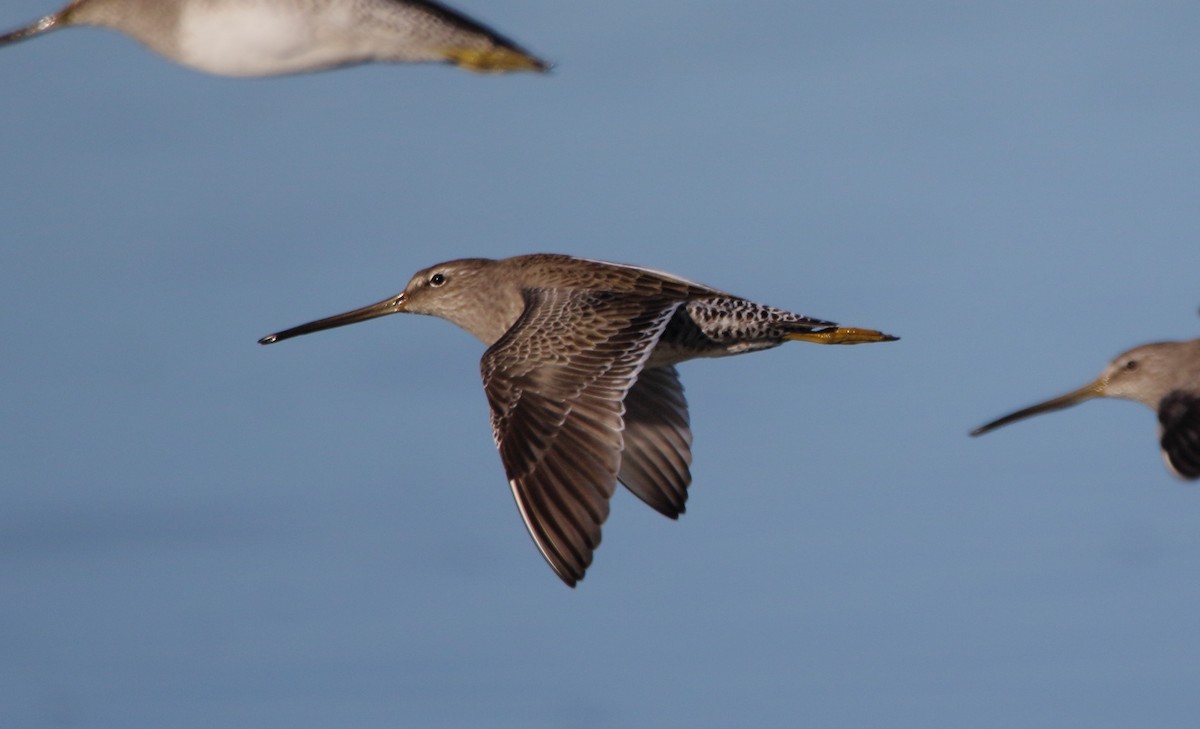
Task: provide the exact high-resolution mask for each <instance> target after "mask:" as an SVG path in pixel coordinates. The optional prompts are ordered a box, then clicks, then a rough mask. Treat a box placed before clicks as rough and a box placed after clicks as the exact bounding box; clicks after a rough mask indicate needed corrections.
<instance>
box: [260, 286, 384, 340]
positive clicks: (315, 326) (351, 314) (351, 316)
mask: <svg viewBox="0 0 1200 729" xmlns="http://www.w3.org/2000/svg"><path fill="white" fill-rule="evenodd" d="M401 311H404V294H403V293H399V294H396V295H395V296H393V297H391V298H390V299H384V300H383V301H380V302H378V303H375V304H370V305H369V306H364V307H362V308H361V309H355V310H354V311H347V312H346V313H345V314H336V315H334V316H330V317H326V318H324V319H317V320H316V321H310V322H309V323H307V324H301V325H300V326H298V327H292V328H291V329H285V330H284V331H282V332H276V333H275V334H268V335H267V336H265V337H263V338H262V339H260V340H258V343H259V344H274V343H275V342H280V341H283V340H284V339H291V338H292V337H298V336H300V335H301V334H311V333H312V332H319V331H321V330H323V329H333V328H334V327H344V326H346V325H347V324H357V323H358V322H360V321H366V320H368V319H375V318H377V317H381V316H387V315H388V314H396V313H398V312H401Z"/></svg>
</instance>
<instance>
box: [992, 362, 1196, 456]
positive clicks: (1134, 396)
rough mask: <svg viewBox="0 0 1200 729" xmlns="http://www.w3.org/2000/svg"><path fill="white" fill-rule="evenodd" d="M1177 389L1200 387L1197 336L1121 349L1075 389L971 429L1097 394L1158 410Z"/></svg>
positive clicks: (1058, 407)
mask: <svg viewBox="0 0 1200 729" xmlns="http://www.w3.org/2000/svg"><path fill="white" fill-rule="evenodd" d="M1180 389H1190V390H1196V389H1200V339H1196V340H1191V341H1186V342H1156V343H1154V344H1146V345H1143V346H1141V347H1136V348H1134V349H1131V350H1129V351H1128V352H1123V353H1122V354H1120V355H1118V356H1117V357H1116V359H1114V360H1113V361H1112V362H1110V363H1109V364H1108V366H1107V367H1105V368H1104V371H1103V372H1101V373H1100V376H1099V377H1097V378H1096V379H1095V380H1093V381H1091V382H1089V383H1088V384H1086V385H1084V386H1083V387H1081V388H1079V389H1078V390H1072V391H1071V392H1068V393H1066V394H1065V395H1059V396H1058V397H1055V398H1051V399H1049V400H1046V401H1045V402H1040V403H1037V404H1036V405H1030V406H1029V407H1027V408H1023V409H1021V410H1018V411H1016V412H1014V413H1009V414H1008V415H1005V416H1004V417H1002V418H997V419H996V420H993V421H992V422H990V423H988V424H986V425H983V426H980V427H978V428H976V429H975V430H973V431H971V435H973V436H974V435H983V434H984V433H987V432H989V431H992V430H995V429H996V428H999V427H1001V426H1004V425H1008V424H1009V423H1015V422H1016V421H1018V420H1024V419H1025V418H1028V417H1031V416H1033V415H1040V414H1042V413H1049V412H1053V411H1055V410H1062V409H1063V408H1068V407H1071V406H1072V405H1078V404H1079V403H1081V402H1083V401H1085V400H1091V399H1093V398H1097V397H1112V398H1120V399H1122V400H1134V401H1136V402H1140V403H1142V404H1143V405H1146V406H1148V407H1150V408H1152V409H1155V410H1157V409H1158V407H1159V404H1160V403H1161V402H1162V400H1163V398H1164V397H1166V396H1167V394H1168V393H1170V392H1173V391H1176V390H1180Z"/></svg>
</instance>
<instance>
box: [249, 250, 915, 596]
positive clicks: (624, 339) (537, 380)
mask: <svg viewBox="0 0 1200 729" xmlns="http://www.w3.org/2000/svg"><path fill="white" fill-rule="evenodd" d="M400 312H407V313H412V314H430V315H433V316H438V317H441V318H443V319H447V320H449V321H450V322H453V323H454V324H457V325H458V326H460V327H462V328H463V329H465V330H467V331H468V332H470V333H471V334H473V335H475V336H476V337H478V338H479V339H480V340H482V341H483V343H484V344H486V345H488V350H487V352H486V353H485V354H484V355H483V361H482V365H481V366H482V370H483V387H484V390H485V391H486V393H487V398H488V402H489V404H490V405H491V418H492V433H493V435H494V437H495V440H496V446H497V448H498V449H499V451H500V459H501V460H502V461H503V463H504V469H505V471H506V472H507V475H508V480H509V484H510V486H511V487H512V493H513V496H514V497H515V498H516V502H517V508H518V509H519V510H520V512H521V517H522V518H523V519H524V520H525V526H526V527H528V529H529V533H530V534H531V535H532V536H533V540H534V542H535V543H536V544H537V546H538V548H539V549H540V550H541V552H542V554H543V555H544V556H545V558H546V560H547V561H548V562H549V563H550V566H551V567H553V568H554V571H555V572H557V573H558V576H559V577H561V578H562V579H563V581H564V582H566V583H567V584H568V585H572V586H574V584H575V583H576V581H578V580H580V579H583V574H584V571H585V570H586V569H587V567H588V565H589V564H591V561H592V552H593V550H595V549H596V547H597V546H598V545H599V544H600V525H601V524H603V523H604V520H605V518H606V517H607V516H608V509H609V498H610V497H611V496H612V494H613V491H614V489H615V488H616V482H617V481H620V482H621V483H623V484H625V486H626V487H628V488H629V490H630V491H632V492H633V493H634V494H636V495H637V496H638V497H639V498H641V499H642V500H643V501H645V502H646V503H647V504H649V505H650V506H651V507H653V508H654V509H655V510H657V511H659V512H660V513H662V514H664V515H666V516H668V517H670V518H672V519H674V518H676V517H678V516H679V514H681V513H682V512H683V510H684V501H685V500H686V499H687V487H688V485H689V484H690V483H691V473H690V470H689V466H690V464H691V460H692V453H691V444H692V434H691V429H690V426H689V421H688V410H687V401H686V400H685V399H684V396H683V386H682V385H681V384H680V382H679V375H678V373H677V372H676V370H675V365H676V364H677V363H679V362H683V361H685V360H689V359H694V358H697V357H721V356H725V355H731V354H742V353H744V352H754V351H757V350H760V349H769V348H771V347H777V346H779V345H780V344H782V343H784V342H786V341H789V340H796V341H801V342H816V343H819V344H860V343H864V342H887V341H892V340H894V339H896V337H893V336H890V335H887V334H882V333H880V332H877V331H874V330H870V329H855V328H849V327H839V326H837V325H836V324H834V323H833V322H828V321H822V320H820V319H813V318H811V317H807V316H800V315H798V314H791V313H789V312H786V311H783V310H780V309H775V308H772V307H769V306H764V305H762V304H756V303H754V302H752V301H748V300H746V299H743V298H740V297H737V296H733V295H731V294H727V293H724V292H722V291H718V290H717V289H713V288H709V287H708V286H703V285H700V284H697V283H692V282H690V281H685V280H684V279H681V278H677V277H675V276H672V275H670V274H666V273H660V272H658V271H652V270H650V269H646V268H639V267H637V266H628V265H622V264H615V263H605V262H601V261H593V260H588V259H582V258H574V257H571V256H563V255H550V254H537V255H527V256H516V257H513V258H505V259H502V260H490V259H483V258H467V259H462V260H457V261H448V262H446V263H439V264H438V265H436V266H433V267H431V268H427V269H425V270H423V271H419V272H417V274H416V275H414V276H413V277H412V280H410V281H409V282H408V285H407V286H406V287H405V288H404V290H403V291H402V292H400V293H399V294H396V295H395V296H392V297H391V298H388V299H385V300H383V301H380V302H379V303H376V304H371V305H369V306H365V307H363V308H361V309H355V310H354V311H350V312H347V313H345V314H339V315H337V316H332V317H329V318H326V319H320V320H317V321H314V322H310V323H308V324H302V325H300V326H298V327H294V328H292V329H288V330H286V331H282V332H279V333H277V334H272V335H270V336H267V337H263V338H262V339H260V340H259V343H260V344H272V343H274V342H278V341H280V340H283V339H288V338H290V337H295V336H299V335H301V334H308V333H310V332H316V331H320V330H322V329H329V328H331V327H338V326H343V325H345V324H353V323H355V322H360V321H365V320H367V319H373V318H375V317H379V316H384V315H387V314H395V313H400Z"/></svg>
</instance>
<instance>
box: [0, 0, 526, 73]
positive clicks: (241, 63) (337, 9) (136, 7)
mask: <svg viewBox="0 0 1200 729" xmlns="http://www.w3.org/2000/svg"><path fill="white" fill-rule="evenodd" d="M68 25H95V26H102V27H105V28H112V29H113V30H118V31H121V32H122V33H125V34H126V35H129V36H130V37H132V38H134V39H136V40H138V41H140V42H141V43H143V44H144V45H146V46H147V47H148V48H150V49H151V50H153V51H155V52H156V53H159V54H160V55H162V56H165V57H166V58H169V59H171V60H173V61H175V62H177V63H179V64H182V65H184V66H188V67H190V68H194V69H197V70H200V71H206V72H208V73H214V74H218V75H221V76H276V75H281V74H290V73H303V72H307V71H320V70H323V69H328V68H335V67H338V66H349V65H354V64H360V63H369V62H372V61H385V62H386V61H393V62H441V63H453V64H455V65H457V66H461V67H462V68H466V69H469V70H471V71H480V72H504V71H545V70H546V69H547V68H548V66H547V64H546V63H545V62H543V61H541V60H540V59H538V58H537V57H535V56H533V55H532V54H530V53H529V52H528V51H526V50H525V49H523V48H521V47H520V46H518V45H517V44H516V43H513V42H512V41H510V40H509V39H507V38H505V37H504V36H502V35H500V34H498V33H496V32H495V31H493V30H491V29H490V28H488V27H487V26H485V25H483V24H482V23H478V22H476V21H474V20H472V19H470V18H468V17H467V16H465V15H463V14H462V13H459V12H457V11H455V10H452V9H450V8H448V7H446V6H445V5H442V4H440V3H437V2H433V1H432V0H74V1H73V2H72V3H71V4H69V5H67V6H66V7H65V8H63V9H62V10H60V11H58V12H57V13H54V14H53V15H47V16H46V17H44V18H42V19H41V20H38V21H37V22H35V23H33V24H31V25H28V26H26V27H24V28H20V29H18V30H14V31H12V32H9V33H6V34H4V35H0V45H4V44H6V43H13V42H16V41H19V40H24V39H25V38H31V37H33V36H36V35H41V34H43V33H46V32H49V31H51V30H55V29H57V28H62V27H65V26H68Z"/></svg>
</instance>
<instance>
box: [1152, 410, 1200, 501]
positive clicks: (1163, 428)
mask: <svg viewBox="0 0 1200 729" xmlns="http://www.w3.org/2000/svg"><path fill="white" fill-rule="evenodd" d="M1158 422H1159V425H1160V434H1161V438H1162V452H1163V460H1165V461H1166V462H1167V467H1168V468H1170V469H1171V472H1172V473H1174V474H1175V475H1176V476H1179V477H1180V478H1186V479H1192V480H1194V479H1197V478H1200V397H1196V396H1195V395H1189V394H1186V393H1183V392H1180V391H1178V390H1176V391H1175V392H1172V393H1169V394H1168V395H1167V396H1166V397H1164V398H1163V400H1162V402H1161V403H1159V405H1158Z"/></svg>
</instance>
